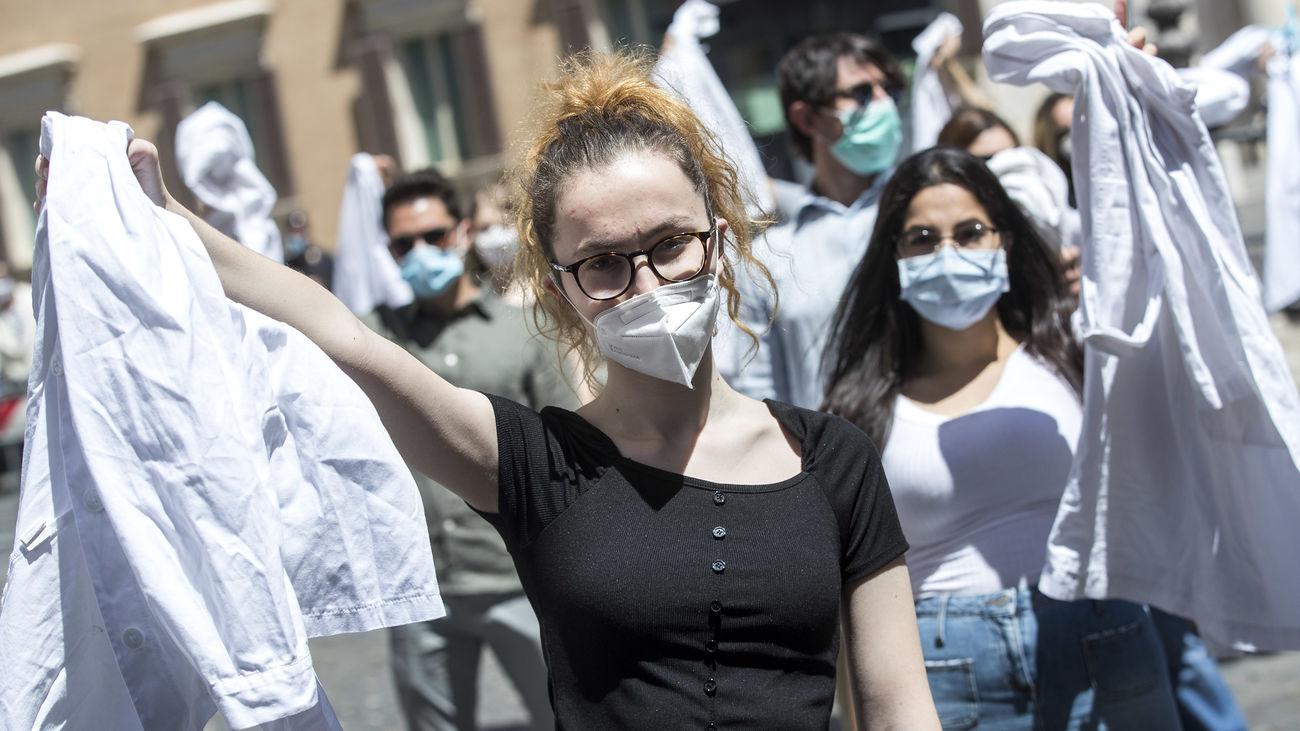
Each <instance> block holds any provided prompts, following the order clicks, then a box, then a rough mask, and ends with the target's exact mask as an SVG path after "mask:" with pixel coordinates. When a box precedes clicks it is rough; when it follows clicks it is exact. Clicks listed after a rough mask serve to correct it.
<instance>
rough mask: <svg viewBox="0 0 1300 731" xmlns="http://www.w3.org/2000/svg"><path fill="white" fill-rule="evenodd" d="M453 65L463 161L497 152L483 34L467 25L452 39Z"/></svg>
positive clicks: (498, 134)
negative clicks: (461, 119)
mask: <svg viewBox="0 0 1300 731" xmlns="http://www.w3.org/2000/svg"><path fill="white" fill-rule="evenodd" d="M452 43H453V46H452V51H453V55H454V56H455V59H456V63H455V64H453V65H454V67H455V68H454V69H453V73H454V74H455V75H456V88H457V89H458V90H459V94H460V97H461V98H460V99H459V101H460V103H461V109H462V110H463V113H464V115H465V137H466V138H467V139H466V142H467V145H466V146H467V147H468V148H469V149H467V150H461V157H462V158H463V159H466V160H470V159H473V158H475V157H481V156H483V155H495V154H496V153H498V152H501V131H500V129H499V127H498V125H497V113H496V104H495V103H493V100H492V79H491V75H490V74H489V72H488V65H487V52H486V49H485V47H484V43H483V30H482V29H481V28H480V27H479V26H477V25H471V26H469V27H467V28H465V29H464V30H462V31H460V32H458V33H456V34H455V35H454V36H453V37H452Z"/></svg>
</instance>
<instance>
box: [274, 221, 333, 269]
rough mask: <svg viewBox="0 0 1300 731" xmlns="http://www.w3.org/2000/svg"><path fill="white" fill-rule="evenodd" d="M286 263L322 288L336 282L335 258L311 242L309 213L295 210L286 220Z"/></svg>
mask: <svg viewBox="0 0 1300 731" xmlns="http://www.w3.org/2000/svg"><path fill="white" fill-rule="evenodd" d="M285 224H286V228H287V229H288V231H287V233H285V236H284V263H285V264H286V265H287V266H288V267H289V268H290V269H293V270H295V271H299V272H302V273H303V274H306V275H307V276H308V277H311V278H312V279H313V280H315V281H316V282H317V283H319V284H320V285H321V286H322V287H326V288H328V287H330V286H331V285H332V283H333V281H334V257H332V256H330V255H329V254H327V253H325V250H324V249H322V248H320V247H319V246H317V245H316V243H315V242H314V241H312V240H311V222H310V220H309V219H308V218H307V212H306V211H304V210H302V209H301V208H295V209H294V210H292V211H290V212H289V217H288V218H287V219H286V220H285Z"/></svg>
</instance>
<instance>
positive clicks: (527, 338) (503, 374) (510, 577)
mask: <svg viewBox="0 0 1300 731" xmlns="http://www.w3.org/2000/svg"><path fill="white" fill-rule="evenodd" d="M528 316H529V315H528V313H527V312H525V311H524V310H522V309H520V308H519V307H516V306H514V305H511V304H509V303H507V302H504V301H503V300H502V299H501V298H500V297H497V296H496V295H495V294H492V293H490V292H488V290H486V289H485V290H484V291H483V294H481V295H480V296H479V298H478V299H476V300H475V301H474V302H472V303H470V304H469V305H468V306H467V307H465V308H464V309H462V310H460V311H459V312H457V313H455V314H454V315H452V316H451V317H445V316H443V315H440V314H438V313H435V312H433V311H432V310H431V309H430V308H429V307H427V306H421V305H420V303H418V302H417V303H415V304H412V305H408V306H406V307H402V308H400V309H391V308H387V307H380V308H379V309H377V310H375V312H373V313H372V314H371V315H369V316H368V317H366V318H365V321H366V324H367V325H369V326H370V327H371V329H373V330H375V331H376V332H379V333H380V334H382V335H384V336H385V337H387V338H388V339H389V340H392V341H393V342H396V343H397V344H399V345H401V346H402V347H404V348H406V350H407V351H409V352H410V353H411V354H412V355H414V356H415V357H417V358H419V359H420V360H421V361H422V362H423V363H424V364H425V365H427V366H428V367H429V368H430V369H431V370H432V371H433V372H434V373H437V374H438V375H439V376H442V377H443V378H445V379H446V380H447V381H448V382H450V383H452V384H454V385H456V386H459V387H461V388H468V389H473V390H475V391H482V392H483V393H490V394H494V395H497V396H502V397H504V398H508V399H510V400H512V401H516V402H518V403H521V404H524V405H526V406H528V407H530V408H532V409H534V410H538V409H541V408H542V407H543V406H551V405H554V406H563V407H565V408H575V407H576V406H577V397H576V396H575V395H574V392H573V389H572V388H571V387H570V386H569V385H568V383H567V381H566V380H565V378H564V376H563V374H562V372H561V370H560V360H559V358H558V352H559V351H558V347H557V346H556V345H555V343H554V342H552V341H551V340H548V339H545V338H542V337H539V336H537V335H535V334H533V333H531V332H530V331H529V330H528V327H527V320H526V318H527V317H528ZM412 473H413V474H414V475H415V484H416V485H417V486H418V487H419V489H420V494H421V496H422V497H423V498H424V515H425V518H426V520H427V521H428V524H429V538H430V543H431V544H432V546H433V560H434V564H435V565H436V566H437V569H438V587H439V589H441V591H442V593H443V594H446V595H457V594H460V595H464V594H487V593H498V592H509V591H519V590H520V588H521V587H520V585H519V577H518V576H517V575H516V574H515V569H514V564H513V563H512V562H511V560H510V554H508V553H507V552H506V547H505V544H504V543H503V542H502V541H501V536H500V535H498V534H497V531H496V529H495V528H493V527H492V526H490V525H488V523H487V521H485V520H483V519H482V518H480V517H479V516H478V514H477V513H475V512H474V511H473V510H471V509H470V508H469V506H468V505H466V504H465V501H464V500H461V499H460V498H459V497H457V496H456V495H455V494H454V493H452V492H451V491H449V490H447V489H446V488H443V487H442V486H441V485H439V484H438V483H436V482H434V481H433V480H430V479H429V478H427V477H425V476H424V475H422V474H420V473H419V472H416V471H414V470H412Z"/></svg>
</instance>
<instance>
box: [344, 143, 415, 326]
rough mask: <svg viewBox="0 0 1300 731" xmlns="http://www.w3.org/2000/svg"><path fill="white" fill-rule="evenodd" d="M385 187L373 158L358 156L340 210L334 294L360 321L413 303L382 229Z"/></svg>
mask: <svg viewBox="0 0 1300 731" xmlns="http://www.w3.org/2000/svg"><path fill="white" fill-rule="evenodd" d="M383 198H384V181H383V179H382V178H381V177H380V174H379V167H378V166H377V165H376V164H375V158H374V156H373V155H368V154H366V153H364V152H363V153H358V154H356V155H353V156H352V162H351V163H350V164H349V167H348V181H347V184H346V185H344V187H343V204H342V205H341V206H340V208H339V240H338V247H337V249H336V250H335V254H334V294H335V295H336V296H338V298H339V299H340V300H342V301H343V304H345V305H347V306H348V309H350V310H352V311H353V312H355V313H356V314H358V315H362V316H364V315H369V314H370V313H371V312H373V311H374V309H375V308H376V307H378V306H379V305H387V306H389V307H401V306H402V305H405V304H409V303H410V302H411V299H412V294H411V285H409V284H407V283H406V282H405V281H404V280H403V279H402V273H401V271H400V270H399V269H398V268H397V262H395V261H393V257H392V255H391V254H389V253H388V234H387V233H386V232H385V231H384V223H383Z"/></svg>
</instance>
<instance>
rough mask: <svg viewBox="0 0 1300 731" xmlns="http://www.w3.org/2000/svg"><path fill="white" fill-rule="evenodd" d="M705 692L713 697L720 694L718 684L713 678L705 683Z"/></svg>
mask: <svg viewBox="0 0 1300 731" xmlns="http://www.w3.org/2000/svg"><path fill="white" fill-rule="evenodd" d="M704 692H705V693H708V694H709V695H713V694H714V693H717V692H718V684H717V682H716V681H714V680H713V678H709V679H708V680H706V681H704Z"/></svg>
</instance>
